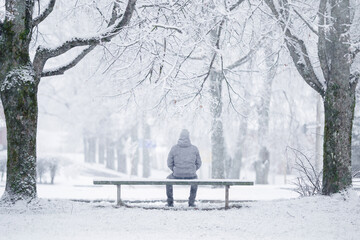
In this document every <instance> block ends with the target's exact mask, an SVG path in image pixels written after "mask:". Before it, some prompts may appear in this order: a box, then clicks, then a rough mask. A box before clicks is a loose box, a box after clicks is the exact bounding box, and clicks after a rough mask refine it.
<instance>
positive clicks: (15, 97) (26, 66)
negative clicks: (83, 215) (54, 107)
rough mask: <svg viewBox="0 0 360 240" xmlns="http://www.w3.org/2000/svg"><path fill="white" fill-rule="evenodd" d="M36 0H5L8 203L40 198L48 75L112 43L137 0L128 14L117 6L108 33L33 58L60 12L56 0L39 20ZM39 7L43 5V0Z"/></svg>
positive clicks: (0, 72) (1, 31)
mask: <svg viewBox="0 0 360 240" xmlns="http://www.w3.org/2000/svg"><path fill="white" fill-rule="evenodd" d="M35 3H36V1H34V0H26V1H11V0H6V1H5V11H6V14H5V19H4V20H1V22H0V82H1V100H2V104H3V106H4V111H5V118H6V127H7V133H8V136H7V142H8V163H7V179H6V188H5V192H4V195H3V199H4V200H8V201H12V202H14V201H17V200H19V199H26V198H28V199H32V198H35V197H36V130H37V117H38V104H37V93H38V86H39V83H40V79H41V78H42V77H49V76H55V75H59V74H63V73H64V72H65V71H66V70H68V69H70V68H72V67H74V66H75V65H76V64H77V63H78V62H80V61H81V60H82V59H83V58H84V57H85V56H86V55H87V54H88V53H89V52H90V51H92V50H93V49H94V48H95V47H96V46H97V45H99V44H100V43H101V42H106V41H110V40H111V39H112V38H113V37H114V36H116V35H118V34H119V33H120V32H121V30H122V29H123V28H124V27H125V26H127V25H128V23H129V22H130V19H131V17H132V13H133V11H134V9H135V3H136V0H129V1H128V2H127V5H126V7H125V10H124V12H122V13H120V12H119V7H120V3H119V2H118V1H115V3H114V4H113V6H114V7H113V14H112V17H111V19H109V21H108V23H109V24H108V29H106V30H104V31H103V32H102V33H99V34H97V35H95V36H93V37H88V38H77V37H74V38H72V39H69V40H68V41H66V42H64V43H62V44H60V45H59V46H56V47H53V48H52V47H44V46H39V47H38V48H37V50H36V53H35V57H34V59H33V60H31V59H30V54H29V46H30V43H31V40H32V35H33V32H34V28H36V26H38V25H39V24H40V23H41V22H42V21H43V20H44V19H46V18H47V17H48V16H49V15H50V14H51V12H53V10H54V6H55V3H56V0H50V1H49V4H48V6H47V7H46V8H45V9H44V10H43V11H42V12H41V13H40V14H39V15H38V16H37V17H35V18H33V15H34V14H33V13H34V9H35V6H36V4H35ZM38 3H39V2H38ZM81 46H85V47H86V48H85V49H84V50H82V52H81V53H80V54H78V55H77V56H76V57H75V58H74V59H73V60H72V61H70V62H69V63H67V64H65V65H63V66H59V67H58V68H56V69H50V70H49V69H44V67H45V65H46V62H47V61H48V60H49V59H52V58H55V57H58V56H60V55H62V54H65V53H66V52H68V51H69V50H71V49H73V48H76V47H81Z"/></svg>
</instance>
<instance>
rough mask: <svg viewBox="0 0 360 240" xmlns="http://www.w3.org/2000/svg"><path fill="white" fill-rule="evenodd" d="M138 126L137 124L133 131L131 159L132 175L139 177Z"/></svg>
mask: <svg viewBox="0 0 360 240" xmlns="http://www.w3.org/2000/svg"><path fill="white" fill-rule="evenodd" d="M138 141H139V139H138V125H137V124H136V125H135V126H134V127H133V128H132V129H131V142H132V148H133V149H132V150H133V154H132V159H131V175H134V176H137V175H138V165H139V144H138Z"/></svg>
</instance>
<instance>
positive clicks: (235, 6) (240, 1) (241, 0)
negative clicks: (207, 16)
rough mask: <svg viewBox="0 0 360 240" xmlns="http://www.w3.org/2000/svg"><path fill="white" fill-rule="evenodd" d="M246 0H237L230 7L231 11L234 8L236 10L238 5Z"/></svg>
mask: <svg viewBox="0 0 360 240" xmlns="http://www.w3.org/2000/svg"><path fill="white" fill-rule="evenodd" d="M244 1H245V0H239V1H237V2H236V3H234V4H233V5H232V6H231V7H230V8H229V10H230V12H231V11H233V10H235V9H236V8H237V7H238V6H240V4H242V3H243V2H244Z"/></svg>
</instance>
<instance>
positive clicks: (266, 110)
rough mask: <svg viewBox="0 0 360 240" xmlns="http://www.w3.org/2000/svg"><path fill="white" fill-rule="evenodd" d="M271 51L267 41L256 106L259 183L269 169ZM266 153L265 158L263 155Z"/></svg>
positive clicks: (273, 66)
mask: <svg viewBox="0 0 360 240" xmlns="http://www.w3.org/2000/svg"><path fill="white" fill-rule="evenodd" d="M274 58H275V57H274V54H273V53H272V44H271V42H269V43H268V44H267V45H266V48H265V62H266V74H265V77H264V85H263V91H262V92H263V93H262V94H261V96H262V97H261V101H260V105H259V107H258V125H259V128H258V143H259V147H260V148H259V156H260V162H256V163H255V165H256V166H257V167H255V169H256V181H257V183H260V184H268V175H269V169H270V154H269V151H268V150H267V146H268V144H269V143H268V142H269V122H270V117H269V115H270V102H271V95H272V83H273V80H274V77H275V74H276V62H275V59H274ZM265 153H266V154H265ZM264 154H265V155H266V158H267V159H266V160H265V159H264V158H265V155H264Z"/></svg>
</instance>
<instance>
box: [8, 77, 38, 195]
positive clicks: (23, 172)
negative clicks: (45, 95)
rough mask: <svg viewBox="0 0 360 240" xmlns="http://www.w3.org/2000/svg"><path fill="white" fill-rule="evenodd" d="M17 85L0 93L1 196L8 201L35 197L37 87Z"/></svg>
mask: <svg viewBox="0 0 360 240" xmlns="http://www.w3.org/2000/svg"><path fill="white" fill-rule="evenodd" d="M18 77H19V76H16V75H13V76H12V77H11V81H12V82H13V83H16V82H17V80H16V78H18ZM8 80H10V79H8ZM5 81H6V80H5ZM18 84H19V85H17V84H15V85H14V86H11V87H9V88H5V89H2V91H1V100H2V102H3V106H4V112H5V118H6V127H7V143H8V162H7V175H6V176H7V180H6V189H5V192H6V193H5V194H7V195H8V197H9V198H10V199H11V201H16V200H19V199H23V198H34V197H36V128H37V113H38V105H37V83H35V82H28V83H24V82H18Z"/></svg>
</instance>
